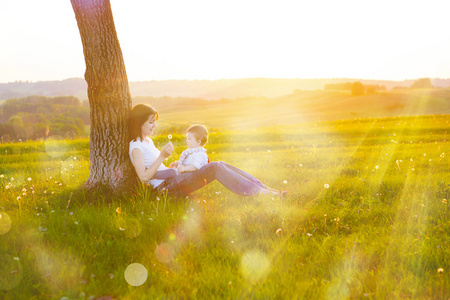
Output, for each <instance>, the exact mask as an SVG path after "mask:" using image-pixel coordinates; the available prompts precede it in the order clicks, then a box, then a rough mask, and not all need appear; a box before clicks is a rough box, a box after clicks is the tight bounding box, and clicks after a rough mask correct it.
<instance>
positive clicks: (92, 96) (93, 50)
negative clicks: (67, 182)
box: [71, 0, 135, 192]
mask: <svg viewBox="0 0 450 300" xmlns="http://www.w3.org/2000/svg"><path fill="white" fill-rule="evenodd" d="M71 3H72V7H73V10H74V12H75V18H76V20H77V23H78V29H79V31H80V36H81V41H82V44H83V52H84V58H85V63H86V72H85V75H84V77H85V79H86V82H87V85H88V98H89V105H90V117H91V130H90V131H91V133H90V162H91V166H90V174H89V178H88V179H87V181H86V183H85V185H84V187H85V188H86V189H88V190H97V189H99V188H106V189H108V190H111V191H114V192H117V191H121V190H123V189H126V188H127V187H130V186H133V184H132V183H133V182H135V181H134V178H135V176H134V172H133V169H132V168H133V167H132V165H131V161H130V159H129V156H128V119H129V115H130V111H131V106H132V102H131V94H130V89H129V85H128V78H127V74H126V69H125V64H124V61H123V55H122V50H121V48H120V44H119V40H118V38H117V33H116V29H115V26H114V19H113V15H112V11H111V4H110V2H109V0H71Z"/></svg>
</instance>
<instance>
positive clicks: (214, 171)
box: [175, 161, 266, 195]
mask: <svg viewBox="0 0 450 300" xmlns="http://www.w3.org/2000/svg"><path fill="white" fill-rule="evenodd" d="M240 171H241V170H240ZM241 172H243V171H241ZM244 173H245V172H244ZM245 174H246V173H245ZM247 175H248V176H250V177H252V176H251V175H249V174H247ZM246 177H247V176H243V175H241V174H240V173H239V172H236V171H234V170H233V169H232V168H229V167H228V166H227V164H224V163H221V162H216V161H215V162H211V163H209V164H207V165H205V166H203V167H202V168H200V169H199V170H198V171H195V172H188V173H183V174H181V175H179V176H177V177H175V179H176V180H177V181H178V186H179V188H180V189H181V191H183V193H184V194H186V195H187V194H190V193H192V192H193V191H196V190H198V189H200V188H202V187H204V186H205V185H207V184H208V183H210V182H212V181H214V180H216V179H217V181H219V182H220V183H221V184H222V185H223V186H225V187H226V188H227V189H229V190H230V191H232V192H234V193H236V194H239V195H254V194H258V193H261V192H264V191H266V188H263V187H262V186H260V185H258V184H256V183H255V182H253V180H250V179H249V178H246ZM255 179H256V178H255Z"/></svg>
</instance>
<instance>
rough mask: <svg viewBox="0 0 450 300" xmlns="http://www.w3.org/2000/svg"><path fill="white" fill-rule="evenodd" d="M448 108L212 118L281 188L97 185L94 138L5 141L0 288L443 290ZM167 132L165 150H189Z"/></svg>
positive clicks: (218, 149) (219, 156) (214, 144)
mask: <svg viewBox="0 0 450 300" xmlns="http://www.w3.org/2000/svg"><path fill="white" fill-rule="evenodd" d="M449 122H450V115H428V116H426V115H423V116H410V117H389V118H364V119H353V120H341V121H324V122H302V123H300V122H299V123H297V124H295V125H292V124H291V125H273V126H272V125H270V124H269V125H267V126H265V127H264V126H263V127H258V128H256V127H255V128H254V129H231V128H228V127H226V126H223V127H219V126H217V127H214V128H212V129H211V135H210V140H209V142H208V144H207V145H206V148H207V149H208V154H209V157H210V159H211V160H213V161H214V160H223V161H226V162H229V163H231V164H233V165H235V166H237V167H239V168H241V169H243V170H245V171H248V172H249V173H251V174H253V175H255V176H256V177H257V178H259V179H260V180H261V181H262V182H264V183H266V184H267V185H269V186H271V187H273V188H277V189H280V190H287V191H288V194H287V196H285V197H282V198H280V197H271V196H252V197H242V196H237V195H235V194H233V193H231V192H230V191H228V190H226V189H225V188H223V187H222V186H221V185H220V184H218V183H217V182H214V183H212V184H210V185H208V186H206V187H205V188H203V189H201V190H200V191H197V192H195V193H193V194H191V195H190V196H189V197H186V198H181V199H180V198H172V197H168V196H167V195H165V194H156V193H155V192H154V191H152V190H150V189H148V188H146V187H145V186H139V187H137V188H136V191H135V193H133V194H132V195H124V196H123V197H109V196H106V195H104V194H95V193H93V194H88V193H86V192H85V191H83V190H82V189H80V186H81V185H82V184H83V182H84V181H85V180H86V179H87V177H88V175H89V140H88V139H78V140H61V141H29V142H23V143H4V144H0V154H1V156H0V162H1V163H0V174H1V175H0V197H1V203H0V298H2V299H179V298H181V299H354V298H357V299H361V298H362V299H404V298H414V299H448V298H449V297H450V288H449V286H450V276H449V274H450V242H449V234H450V218H449V216H448V214H449V213H448V203H447V200H448V199H449V196H450V164H449V156H450V153H449V152H448V149H450V142H449V141H448V139H449V138H448V136H447V135H448V128H449ZM161 132H170V130H169V129H168V128H166V129H164V130H163V131H161ZM166 134H167V133H165V134H161V135H157V136H155V137H154V141H155V144H156V145H163V143H165V142H166V141H167V135H166ZM173 136H174V138H173V140H172V141H173V142H174V145H175V153H174V155H172V156H171V157H170V158H169V159H168V161H167V163H170V162H171V161H174V160H176V158H177V157H178V155H179V154H180V153H181V151H182V150H184V137H183V135H182V134H181V132H178V133H174V134H173Z"/></svg>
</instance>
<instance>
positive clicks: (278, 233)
mask: <svg viewBox="0 0 450 300" xmlns="http://www.w3.org/2000/svg"><path fill="white" fill-rule="evenodd" d="M281 231H283V230H282V229H281V228H278V229H277V231H275V234H276V235H278V236H280V235H281Z"/></svg>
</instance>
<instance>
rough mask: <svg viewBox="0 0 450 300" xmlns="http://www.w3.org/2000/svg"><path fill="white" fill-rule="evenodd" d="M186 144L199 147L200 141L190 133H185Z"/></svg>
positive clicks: (189, 146)
mask: <svg viewBox="0 0 450 300" xmlns="http://www.w3.org/2000/svg"><path fill="white" fill-rule="evenodd" d="M186 144H187V146H188V148H200V147H201V145H200V141H199V140H198V139H197V138H196V137H195V135H193V134H192V133H190V132H188V133H186Z"/></svg>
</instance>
